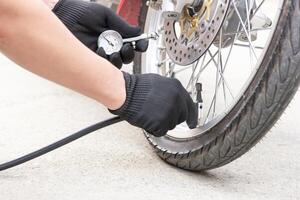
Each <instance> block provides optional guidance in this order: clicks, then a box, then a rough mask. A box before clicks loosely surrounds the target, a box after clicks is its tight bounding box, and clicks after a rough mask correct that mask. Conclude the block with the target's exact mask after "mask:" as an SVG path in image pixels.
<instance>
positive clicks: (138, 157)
mask: <svg viewBox="0 0 300 200" xmlns="http://www.w3.org/2000/svg"><path fill="white" fill-rule="evenodd" d="M0 85H1V93H0V130H1V138H0V152H1V154H0V162H1V163H2V162H4V161H7V160H9V159H12V158H15V157H16V156H19V155H22V154H24V153H27V152H30V151H32V150H35V149H36V148H39V147H42V146H44V145H47V144H48V143H50V142H53V141H56V140H57V139H60V138H62V137H64V136H67V135H68V134H69V133H72V132H74V131H77V130H79V129H81V128H82V127H85V126H87V125H90V124H92V123H95V122H98V121H101V120H103V119H106V118H107V117H109V116H110V114H109V113H108V112H107V111H106V109H105V108H104V107H102V106H101V105H99V104H98V103H97V102H95V101H93V100H91V99H88V98H86V97H83V96H81V95H79V94H77V93H74V92H72V91H70V90H67V89H65V88H62V87H60V86H58V85H56V84H53V83H51V82H48V81H45V80H43V79H41V78H39V77H37V76H35V75H32V74H31V73H29V72H27V71H25V70H23V69H22V68H20V67H18V66H16V65H15V64H13V63H12V62H10V61H9V60H8V59H6V58H5V57H4V56H2V55H1V54H0ZM299 110H300V94H299V92H298V94H297V95H296V97H295V99H294V100H293V102H292V103H291V105H290V107H289V109H288V110H287V111H286V113H285V114H284V115H283V117H282V118H281V120H280V121H279V123H278V124H277V125H276V127H274V128H273V129H272V131H271V132H270V133H269V134H268V135H267V136H266V137H265V138H264V140H263V141H262V142H260V143H259V144H258V145H257V146H256V147H255V148H254V149H253V150H251V151H250V152H249V153H247V154H246V155H245V156H243V157H242V158H240V159H238V160H237V161H235V162H233V163H231V164H229V165H227V166H225V167H223V168H220V169H216V170H212V171H208V172H205V173H191V172H187V171H183V170H179V169H176V168H174V167H172V166H169V165H167V164H165V163H164V162H163V161H161V160H160V159H159V158H158V157H157V156H156V155H155V153H154V152H153V150H152V149H151V147H150V146H149V145H148V143H147V141H146V140H145V138H144V136H143V134H142V133H141V131H140V130H139V129H137V128H133V127H131V126H129V125H128V124H127V123H122V124H119V125H116V126H113V127H110V128H107V129H105V130H101V131H97V132H96V133H94V134H92V135H89V136H87V137H85V138H83V139H81V140H79V141H77V142H75V143H72V144H70V145H68V146H66V147H64V148H62V149H60V150H57V151H55V152H52V153H51V154H49V155H46V156H44V157H41V158H39V159H37V160H34V161H32V162H30V163H27V164H25V165H23V166H20V167H17V168H15V169H12V170H9V171H6V172H0V199H1V200H2V199H3V200H21V199H30V200H48V199H49V200H50V199H59V200H71V199H72V200H74V199H75V200H77V199H78V200H80V199H88V200H99V199H101V200H111V199H164V200H168V199H170V200H177V199H191V200H192V199H202V200H207V199H213V200H215V199H225V200H227V199H228V200H229V199H230V200H234V199H239V200H243V199H245V200H248V199H249V200H252V199H257V200H260V199H271V200H275V199H278V200H284V199H295V200H296V199H300V159H299V158H300V130H299V128H298V126H299V122H300V120H299V119H300V113H299Z"/></svg>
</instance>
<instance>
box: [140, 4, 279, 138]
mask: <svg viewBox="0 0 300 200" xmlns="http://www.w3.org/2000/svg"><path fill="white" fill-rule="evenodd" d="M253 3H254V1H245V7H246V16H242V14H240V12H239V11H240V10H239V7H238V2H237V0H235V1H233V0H232V1H231V2H230V6H231V9H232V10H233V11H232V12H234V13H236V15H237V18H238V19H239V21H238V25H237V27H236V30H235V31H231V32H229V33H228V32H226V34H227V35H229V34H231V35H233V36H234V40H233V42H231V44H230V45H227V46H226V47H225V44H224V43H225V42H224V41H225V40H224V38H225V37H227V36H226V35H225V34H223V33H222V31H224V26H225V25H223V26H222V27H223V28H222V29H220V30H219V32H218V33H219V34H218V36H217V38H216V39H215V40H214V41H213V42H212V43H211V45H210V47H209V48H208V50H207V51H206V52H205V53H204V54H203V55H202V56H201V57H200V59H198V60H197V61H196V62H195V63H193V64H191V65H188V66H180V65H176V64H175V63H174V62H172V60H171V59H170V58H169V56H168V53H167V52H166V51H163V49H164V48H165V45H164V43H165V40H164V39H165V38H164V36H163V31H164V29H163V26H162V18H161V16H162V13H163V11H172V8H174V6H173V5H172V3H171V2H170V1H168V0H167V1H164V3H163V5H162V10H163V11H155V10H153V9H151V8H149V10H148V16H147V19H146V24H145V31H146V32H153V31H155V32H157V33H159V34H160V35H161V37H160V39H159V40H157V41H150V44H149V50H148V51H147V53H145V54H144V55H143V56H142V66H143V68H142V73H158V74H161V75H163V76H167V77H170V76H175V77H176V78H178V79H179V80H180V81H181V82H182V84H183V85H184V87H186V89H187V90H188V91H189V92H190V94H191V96H192V98H194V99H196V96H197V94H196V92H197V91H196V85H197V84H196V83H201V84H202V88H203V94H202V96H203V104H202V109H199V110H200V113H201V115H200V119H199V126H198V128H196V129H194V130H189V129H188V127H187V126H186V125H185V124H180V125H179V126H177V127H176V128H175V129H174V130H172V131H169V132H168V135H169V136H171V137H175V138H190V137H194V136H198V135H200V134H203V133H204V132H206V131H208V130H210V129H211V128H212V127H214V126H215V125H216V124H217V123H218V122H220V121H221V120H222V119H224V117H226V115H227V113H229V112H230V110H231V109H232V108H233V107H234V105H235V104H236V102H238V100H240V99H241V98H242V97H243V93H244V91H245V90H246V88H247V87H248V86H249V84H250V83H251V81H252V79H253V77H254V75H255V74H256V72H257V70H258V69H259V67H260V64H261V61H262V58H263V57H264V55H265V53H266V47H268V46H269V44H270V42H271V38H272V35H273V33H274V30H275V27H276V25H277V22H278V19H279V13H280V8H281V7H282V3H283V1H281V0H277V1H276V3H275V2H274V1H271V0H269V1H268V0H261V1H255V3H256V7H255V9H251V8H253ZM251 5H252V6H251ZM261 11H263V12H264V13H266V12H267V13H266V14H267V16H268V17H269V18H271V19H272V23H273V26H272V27H267V28H257V27H255V26H253V27H252V25H250V26H248V25H247V24H252V21H253V19H254V16H256V15H257V14H258V13H259V12H261ZM229 14H230V13H228V14H227V15H226V17H227V18H228V17H229ZM251 14H252V15H251ZM150 16H151V17H150ZM224 20H225V23H226V18H225V19H224ZM224 32H225V31H224ZM253 33H256V34H257V35H254V34H253ZM243 36H244V38H242V37H243ZM252 36H253V37H255V36H257V39H256V40H255V41H253V40H252ZM222 37H223V38H222ZM243 39H244V41H243ZM153 58H155V59H153ZM246 63H248V64H246ZM246 65H247V66H246Z"/></svg>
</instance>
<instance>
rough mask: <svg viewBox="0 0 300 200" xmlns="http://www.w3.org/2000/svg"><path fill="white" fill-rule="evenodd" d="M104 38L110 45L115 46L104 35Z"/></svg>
mask: <svg viewBox="0 0 300 200" xmlns="http://www.w3.org/2000/svg"><path fill="white" fill-rule="evenodd" d="M104 39H105V40H106V41H107V42H108V44H109V45H111V46H115V45H114V44H113V43H112V42H111V41H109V40H108V39H107V38H106V37H104Z"/></svg>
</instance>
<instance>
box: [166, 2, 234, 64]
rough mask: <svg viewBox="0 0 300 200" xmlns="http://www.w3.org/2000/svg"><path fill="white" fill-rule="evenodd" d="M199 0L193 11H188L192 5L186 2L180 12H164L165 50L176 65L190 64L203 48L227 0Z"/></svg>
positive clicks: (214, 31)
mask: <svg viewBox="0 0 300 200" xmlns="http://www.w3.org/2000/svg"><path fill="white" fill-rule="evenodd" d="M200 3H201V4H200V5H201V7H198V9H197V10H196V12H191V9H190V8H191V5H189V4H187V5H185V6H184V7H183V9H182V12H181V13H179V12H173V11H167V12H164V13H163V18H164V27H165V29H164V33H163V38H164V41H165V46H166V51H167V53H168V55H169V57H170V59H171V60H172V61H173V62H174V63H176V64H178V65H189V64H192V63H194V62H195V61H197V60H198V59H199V58H200V57H201V56H202V55H203V54H204V53H205V52H206V50H207V49H208V48H209V46H210V45H211V43H212V42H213V41H214V39H215V37H216V36H217V34H218V31H219V29H220V28H221V26H222V23H223V20H224V18H225V16H226V13H227V10H228V7H229V3H230V0H203V1H202V2H200Z"/></svg>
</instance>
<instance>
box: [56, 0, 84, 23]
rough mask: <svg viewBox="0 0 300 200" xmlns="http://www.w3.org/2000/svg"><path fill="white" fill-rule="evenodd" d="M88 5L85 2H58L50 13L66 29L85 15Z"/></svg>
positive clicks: (66, 0)
mask: <svg viewBox="0 0 300 200" xmlns="http://www.w3.org/2000/svg"><path fill="white" fill-rule="evenodd" d="M88 5H89V4H88V2H85V1H78V0H60V1H59V2H58V3H57V4H56V5H55V7H54V8H53V10H52V11H53V12H54V14H56V16H57V17H58V18H59V19H60V20H61V21H62V22H63V23H64V24H65V25H66V26H67V27H68V28H71V27H73V25H74V24H76V22H77V21H78V20H79V19H80V18H81V17H82V15H83V14H85V13H86V10H87V7H88Z"/></svg>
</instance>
